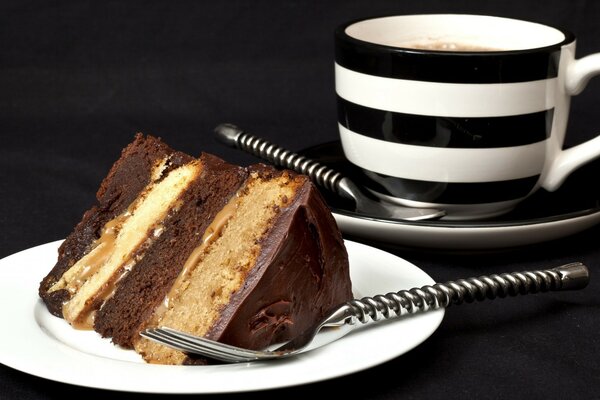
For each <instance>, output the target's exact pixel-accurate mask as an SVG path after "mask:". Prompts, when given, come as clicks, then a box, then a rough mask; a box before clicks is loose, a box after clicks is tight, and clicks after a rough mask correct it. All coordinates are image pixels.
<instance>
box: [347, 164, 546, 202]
mask: <svg viewBox="0 0 600 400" xmlns="http://www.w3.org/2000/svg"><path fill="white" fill-rule="evenodd" d="M361 175H362V176H361ZM355 179H356V180H357V182H358V183H359V184H362V185H364V186H366V187H368V188H369V189H372V190H373V191H375V192H378V193H381V194H384V195H388V196H393V197H398V198H401V199H406V200H411V201H419V202H425V203H439V204H485V203H495V202H500V201H508V200H515V199H521V198H523V197H525V196H527V195H528V194H529V192H530V191H531V189H532V188H533V187H534V186H535V183H536V182H537V181H538V179H539V175H535V176H530V177H526V178H520V179H511V180H506V181H498V182H475V183H458V182H457V183H455V182H428V181H420V180H413V179H403V178H395V177H392V176H387V175H383V174H378V173H375V172H371V171H367V170H362V174H359V176H357V177H356V178H355Z"/></svg>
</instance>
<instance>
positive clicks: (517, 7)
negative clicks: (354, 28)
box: [0, 0, 600, 399]
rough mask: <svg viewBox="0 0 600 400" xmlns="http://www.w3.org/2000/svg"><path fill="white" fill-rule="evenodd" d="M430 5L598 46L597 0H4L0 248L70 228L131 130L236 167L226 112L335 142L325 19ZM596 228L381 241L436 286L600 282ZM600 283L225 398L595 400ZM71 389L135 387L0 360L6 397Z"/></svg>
mask: <svg viewBox="0 0 600 400" xmlns="http://www.w3.org/2000/svg"><path fill="white" fill-rule="evenodd" d="M429 12H468V13H478V14H494V15H500V16H510V17H516V18H522V19H528V20H534V21H538V22H543V23H549V24H552V25H557V26H560V27H565V28H568V29H570V30H572V31H573V32H574V33H575V34H576V35H577V37H578V38H579V40H578V52H577V55H578V57H581V56H583V55H586V54H589V53H591V52H593V51H600V23H599V21H600V2H595V1H591V0H590V1H584V0H578V1H566V0H562V1H561V0H546V1H543V2H542V1H539V0H535V1H534V0H521V1H493V0H487V1H483V0H480V1H475V0H473V1H467V0H462V1H452V2H450V1H441V0H439V1H433V0H426V1H378V0H369V1H341V0H340V1H327V2H325V1H322V2H317V1H285V2H283V1H281V2H279V1H241V0H240V1H210V2H209V1H193V2H192V1H177V2H175V1H172V2H169V1H163V2H159V1H143V2H142V1H129V2H125V1H104V2H93V1H78V2H56V1H46V2H29V1H15V2H6V1H3V2H1V3H0V138H1V140H0V227H1V229H0V257H4V256H7V255H9V254H12V253H14V252H16V251H19V250H23V249H26V248H29V247H31V246H34V245H38V244H42V243H46V242H49V241H53V240H57V239H60V238H63V237H64V236H65V235H66V234H68V233H69V232H70V230H71V228H72V226H73V225H74V224H75V223H76V222H77V221H78V220H79V218H80V217H81V214H82V213H83V211H84V210H85V209H87V208H88V207H89V206H90V205H91V203H92V201H93V196H94V193H95V190H96V189H97V186H98V184H99V182H100V180H101V179H102V177H103V176H104V175H105V174H106V172H107V171H108V169H109V167H110V165H111V164H112V162H113V161H114V160H115V159H116V158H117V157H118V155H119V152H120V150H121V149H122V148H123V147H124V146H125V145H126V144H127V143H128V142H129V141H130V140H131V139H132V137H133V134H134V133H135V132H137V131H142V132H145V133H151V134H154V135H157V136H161V137H162V138H163V139H164V140H165V141H166V142H167V143H169V144H170V145H172V146H173V147H175V148H177V149H181V150H184V151H187V152H190V153H193V154H199V152H200V151H208V152H212V153H215V154H218V155H220V156H222V157H224V158H226V159H227V160H230V161H234V162H238V163H242V164H248V163H251V162H254V161H255V159H253V158H252V157H250V156H247V155H243V154H241V153H239V152H236V151H234V150H230V149H226V148H224V147H223V146H222V145H220V144H218V143H216V142H215V141H214V139H213V134H212V130H213V128H214V126H215V125H217V124H218V123H220V122H225V121H229V122H235V123H237V124H238V125H240V126H242V127H244V128H246V129H247V130H249V131H251V132H254V133H257V134H260V135H261V136H263V137H266V138H268V139H270V140H272V141H275V142H278V143H282V144H285V145H286V146H288V147H290V148H292V149H294V150H298V149H302V148H304V147H307V146H311V145H315V144H319V143H322V142H325V141H330V140H334V139H336V137H337V132H336V110H335V93H334V83H333V82H334V80H333V78H334V77H333V30H334V28H335V27H336V26H337V25H338V24H340V23H342V22H344V21H346V20H349V19H355V18H360V17H365V16H373V15H383V14H407V13H429ZM599 88H600V86H599V80H597V81H592V82H591V83H590V85H589V86H588V89H587V90H586V91H584V93H583V94H581V95H579V96H577V97H575V98H574V99H573V104H572V114H571V121H570V123H569V134H568V135H567V136H568V137H567V146H571V145H573V144H576V143H579V142H581V141H583V140H585V139H588V138H591V137H592V136H593V135H594V134H595V133H596V132H598V129H597V128H595V127H596V126H597V124H600V118H599V117H598V115H597V114H598V112H597V110H598V104H599V102H600V90H598V89H599ZM597 171H599V172H600V167H599V166H598V163H597V162H594V163H592V164H590V165H588V166H586V167H585V168H584V169H583V170H582V171H580V172H578V174H585V176H589V177H590V193H591V192H592V188H593V187H595V186H597V185H598V180H597V179H594V178H595V177H597V176H598V175H597V173H596V172H597ZM574 195H577V196H582V195H583V196H585V195H586V192H585V191H584V192H583V193H575V194H574ZM599 232H600V231H599V230H598V229H597V228H593V229H591V230H588V231H587V232H584V233H582V234H578V235H576V236H573V237H570V238H566V239H563V240H559V241H556V242H553V243H550V244H545V245H538V246H530V247H527V248H522V249H513V250H507V251H502V252H493V253H483V254H481V253H478V254H469V253H460V254H440V253H438V252H431V251H415V250H407V249H400V248H390V247H389V246H386V247H385V249H386V250H390V251H392V252H394V253H396V254H398V255H401V256H402V257H404V258H406V259H408V260H410V261H412V262H414V263H415V264H417V265H418V266H420V267H421V268H423V269H424V270H425V271H426V272H428V273H429V274H430V275H432V277H433V278H434V279H436V280H438V281H445V280H449V279H456V278H460V277H466V276H473V275H481V274H484V273H497V272H505V271H508V270H520V269H530V268H537V267H550V266H554V265H557V264H559V263H563V262H570V261H574V260H581V261H584V262H585V263H587V264H588V266H589V267H590V269H591V270H592V274H593V275H592V276H593V278H595V276H594V275H597V273H598V270H599V269H600V265H599V264H600V251H599V250H598V240H597V237H598V233H599ZM599 282H600V281H595V280H593V281H592V284H591V285H590V287H588V288H587V289H586V290H584V291H582V292H576V293H575V292H574V293H564V294H563V293H558V294H548V295H542V296H539V297H533V296H532V297H526V298H520V299H508V300H503V301H496V302H492V303H488V304H480V305H473V306H465V307H461V308H456V309H451V310H449V311H448V313H447V315H446V317H445V319H444V322H443V323H442V326H441V327H440V328H439V329H438V331H436V332H435V333H434V335H433V336H432V337H431V338H430V339H428V340H427V341H426V342H425V343H424V344H422V345H421V346H419V347H418V348H416V349H414V350H413V351H411V352H409V353H408V354H405V355H403V356H401V357H399V358H396V359H394V360H392V361H390V362H388V363H386V364H384V365H381V366H378V367H375V368H372V369H370V370H367V371H364V372H360V373H356V374H354V375H351V376H348V377H343V378H338V379H335V380H332V381H328V382H322V383H317V384H312V385H305V386H300V387H296V388H291V389H278V390H273V391H267V392H261V393H253V394H250V395H248V394H244V395H232V396H233V397H238V398H247V397H249V396H250V397H257V398H258V397H260V398H265V397H266V398H274V397H280V396H292V395H294V396H296V395H298V396H316V395H317V394H319V393H320V391H329V392H330V393H331V392H333V393H334V394H336V395H337V394H340V395H347V394H353V395H354V397H357V398H372V399H391V398H403V399H421V398H430V399H439V398H446V399H454V398H457V399H458V398H461V399H463V398H478V399H486V398H490V399H495V398H498V399H500V398H516V399H519V398H547V399H554V398H556V399H558V398H566V397H571V398H577V399H580V398H581V399H588V398H599V397H600V361H599V360H598V357H599V356H600V339H598V331H599V327H600V295H599V294H598V291H599V290H600V283H599ZM3 301H6V300H3ZM9 323H10V321H3V322H2V329H4V328H5V326H7V325H8V324H9ZM5 324H7V325H5ZM397 340H402V338H401V337H399V338H397ZM24 351H26V349H24ZM98 379H99V380H101V379H102V377H101V376H99V377H98ZM66 394H74V395H75V396H82V397H83V396H85V397H87V398H105V397H106V396H110V397H111V398H143V397H145V396H144V395H129V394H122V393H116V392H115V393H113V392H110V393H109V392H105V391H100V390H92V389H85V388H79V387H76V386H70V385H65V384H61V383H55V382H50V381H46V380H44V379H40V378H35V377H30V376H28V375H26V374H23V373H21V372H17V371H15V370H12V369H10V368H8V367H5V366H2V365H0V399H13V398H24V399H54V398H64V396H65V395H66Z"/></svg>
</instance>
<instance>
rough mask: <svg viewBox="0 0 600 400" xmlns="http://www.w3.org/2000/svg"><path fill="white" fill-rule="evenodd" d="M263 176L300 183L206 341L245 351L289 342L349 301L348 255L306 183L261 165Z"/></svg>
mask: <svg viewBox="0 0 600 400" xmlns="http://www.w3.org/2000/svg"><path fill="white" fill-rule="evenodd" d="M250 170H251V171H256V172H258V173H259V174H261V175H262V176H265V177H269V176H275V175H279V174H281V173H288V174H290V175H291V176H292V177H293V179H297V180H301V181H302V187H301V188H300V190H299V191H298V193H297V195H296V196H295V198H293V199H290V200H291V201H290V203H289V205H288V206H287V207H285V208H282V209H281V212H280V214H279V215H278V216H277V217H276V219H275V220H274V221H273V222H272V226H271V228H270V229H269V231H268V232H267V234H266V235H265V237H264V238H263V240H262V242H261V248H262V249H261V254H260V256H259V259H258V261H257V263H256V266H255V267H254V268H253V269H252V270H251V271H250V273H249V274H248V276H247V278H246V282H245V284H244V286H243V287H242V288H241V289H240V290H239V291H238V292H236V293H235V294H234V295H233V296H232V299H231V301H230V304H229V305H228V306H227V307H226V308H225V309H224V310H223V312H222V314H221V317H220V319H219V321H218V322H217V323H216V324H215V325H214V326H213V328H212V329H211V331H210V332H209V334H208V335H207V336H208V337H209V338H211V339H214V340H220V341H222V342H225V343H229V344H232V345H236V346H242V347H246V348H253V349H258V348H264V347H266V346H268V345H269V344H272V343H276V342H280V341H284V340H287V339H290V338H292V337H294V336H296V335H298V334H299V333H301V332H302V331H303V330H305V329H307V328H308V327H309V326H310V325H312V323H313V322H314V321H316V320H318V319H321V318H323V317H324V316H325V314H327V312H328V311H330V310H331V309H332V308H333V307H335V306H337V305H340V304H341V303H343V302H345V301H346V300H349V299H351V298H352V285H351V282H350V275H349V269H348V255H347V253H346V249H345V247H344V243H343V240H342V236H341V234H340V231H339V229H338V227H337V225H336V223H335V220H334V219H333V216H332V215H331V212H330V211H329V209H328V208H327V205H326V204H325V202H324V200H323V198H322V197H321V195H320V193H319V192H318V190H317V189H316V188H315V187H314V186H313V184H312V183H311V182H310V181H309V180H308V178H307V177H305V176H301V175H297V174H294V173H292V172H290V171H285V172H280V171H277V170H275V169H274V168H272V167H269V166H265V165H262V164H259V165H255V166H252V167H250Z"/></svg>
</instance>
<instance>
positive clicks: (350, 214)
mask: <svg viewBox="0 0 600 400" xmlns="http://www.w3.org/2000/svg"><path fill="white" fill-rule="evenodd" d="M300 153H301V154H302V155H304V156H306V157H309V158H311V159H313V160H315V161H318V162H319V163H322V164H325V165H328V166H331V167H333V168H335V169H336V170H338V171H341V172H342V173H344V174H346V175H347V176H350V177H352V178H353V179H355V180H356V182H359V183H360V182H361V181H360V180H361V179H364V177H363V178H361V176H362V175H361V173H360V171H358V170H357V168H356V167H354V166H352V165H351V164H350V163H349V162H348V160H346V158H345V157H344V153H343V151H342V148H341V145H340V143H339V141H335V142H329V143H323V144H320V145H317V146H313V147H311V148H308V149H305V150H303V151H301V152H300ZM581 172H582V173H584V174H583V175H582V176H579V177H575V176H571V177H569V179H568V180H567V182H566V183H565V184H564V185H563V186H561V188H560V189H559V190H558V191H556V192H554V193H548V192H545V191H543V190H540V191H538V192H537V193H535V194H534V195H533V196H531V197H530V198H528V199H527V200H525V201H524V202H523V203H521V204H519V205H518V206H517V208H516V209H515V210H514V211H512V212H511V213H509V214H506V215H503V216H501V217H496V218H493V219H489V220H481V221H450V220H445V219H443V218H442V219H440V220H434V221H394V220H389V219H385V218H378V217H377V216H370V215H364V214H361V213H357V212H355V211H354V210H353V208H354V207H353V205H352V204H347V203H345V202H343V201H341V200H340V199H339V197H338V196H335V195H330V194H329V193H328V192H327V191H325V190H323V191H322V193H323V195H324V196H325V198H326V200H327V203H328V204H329V205H330V207H331V208H332V211H333V215H334V217H335V219H336V221H337V223H338V225H339V227H340V229H341V230H342V232H344V233H345V234H348V235H352V236H354V237H358V238H363V239H369V240H376V241H379V242H384V243H391V244H394V245H401V246H407V247H417V248H426V249H441V250H461V251H465V250H494V249H502V248H509V247H515V246H524V245H530V244H535V243H542V242H547V241H550V240H555V239H560V238H563V237H566V236H569V235H572V234H575V233H578V232H581V231H583V230H585V229H588V228H590V227H592V226H594V225H596V224H598V223H600V190H597V189H596V187H595V186H591V185H590V183H589V182H594V181H595V179H596V178H595V175H594V173H595V171H594V170H587V171H583V170H582V171H581ZM586 174H587V175H586Z"/></svg>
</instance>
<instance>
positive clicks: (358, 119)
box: [337, 96, 554, 148]
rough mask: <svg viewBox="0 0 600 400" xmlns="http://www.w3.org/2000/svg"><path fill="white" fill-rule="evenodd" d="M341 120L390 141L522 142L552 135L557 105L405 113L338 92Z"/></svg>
mask: <svg viewBox="0 0 600 400" xmlns="http://www.w3.org/2000/svg"><path fill="white" fill-rule="evenodd" d="M337 102H338V121H339V122H340V124H341V125H342V126H344V127H345V128H347V129H349V130H351V131H353V132H356V133H360V134H361V135H364V136H368V137H372V138H375V139H380V140H386V141H389V142H395V143H403V144H411V145H419V146H431V147H447V148H494V147H510V146H521V145H526V144H531V143H536V142H540V141H542V140H546V139H547V138H548V137H550V132H551V129H552V117H553V114H554V109H550V110H546V111H541V112H536V113H531V114H522V115H511V116H504V117H485V118H457V117H436V116H428V115H413V114H403V113H397V112H391V111H384V110H377V109H374V108H370V107H365V106H361V105H358V104H355V103H352V102H350V101H347V100H345V99H343V98H342V97H340V96H337Z"/></svg>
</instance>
